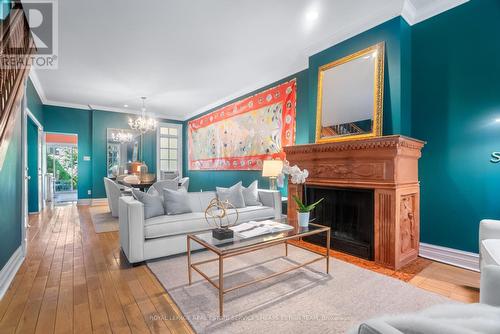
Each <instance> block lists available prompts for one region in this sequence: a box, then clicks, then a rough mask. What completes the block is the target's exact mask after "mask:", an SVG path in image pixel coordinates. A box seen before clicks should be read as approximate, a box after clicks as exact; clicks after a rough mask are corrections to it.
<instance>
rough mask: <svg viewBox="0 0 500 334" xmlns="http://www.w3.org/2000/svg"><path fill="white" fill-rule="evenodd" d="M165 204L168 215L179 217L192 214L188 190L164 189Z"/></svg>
mask: <svg viewBox="0 0 500 334" xmlns="http://www.w3.org/2000/svg"><path fill="white" fill-rule="evenodd" d="M163 204H164V207H165V213H166V214H167V215H178V214H181V213H189V212H191V207H190V205H189V196H188V194H187V191H186V189H184V188H182V189H179V190H171V189H167V188H164V189H163Z"/></svg>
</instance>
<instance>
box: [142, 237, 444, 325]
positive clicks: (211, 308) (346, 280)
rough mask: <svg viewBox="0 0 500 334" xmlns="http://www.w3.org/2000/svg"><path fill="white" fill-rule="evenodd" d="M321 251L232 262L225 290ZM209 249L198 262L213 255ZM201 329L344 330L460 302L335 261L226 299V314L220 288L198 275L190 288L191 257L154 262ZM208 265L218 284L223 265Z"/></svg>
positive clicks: (260, 254)
mask: <svg viewBox="0 0 500 334" xmlns="http://www.w3.org/2000/svg"><path fill="white" fill-rule="evenodd" d="M315 256H316V255H315V254H311V253H309V252H307V251H304V250H302V249H298V248H296V247H292V246H289V256H288V257H285V256H284V246H283V245H278V246H273V247H271V248H267V249H264V250H260V251H257V252H253V253H248V254H244V255H239V256H235V257H232V258H229V259H226V260H225V261H224V273H225V275H224V284H225V287H226V288H228V287H231V286H235V285H238V284H239V283H243V282H246V281H249V280H252V279H254V278H257V277H261V276H263V275H269V274H272V273H274V272H277V271H280V270H282V269H285V268H287V267H289V266H290V265H293V264H296V263H298V261H300V262H305V261H307V260H308V259H311V258H312V257H315ZM212 257H214V255H213V254H212V253H209V252H208V251H201V252H196V253H194V254H193V261H198V260H203V259H208V258H212ZM147 265H148V267H149V268H150V269H151V271H152V272H153V273H154V274H155V275H156V277H157V278H158V279H159V281H160V282H161V283H162V285H163V286H164V287H165V289H166V290H167V292H168V293H169V294H170V296H171V297H172V299H173V300H174V301H175V303H176V304H177V306H178V307H179V309H180V310H181V311H182V313H183V315H184V317H185V319H187V320H188V321H189V322H190V323H191V325H192V327H193V329H194V330H195V331H196V332H198V333H265V332H272V333H273V334H275V333H344V332H346V331H347V330H348V329H350V328H352V327H353V326H354V325H357V324H359V323H360V322H362V321H364V320H367V319H369V318H372V317H377V316H382V315H391V314H399V313H404V312H413V311H417V310H420V309H423V308H426V307H428V306H432V305H435V304H440V303H454V302H452V301H451V300H449V299H447V298H445V297H442V296H439V295H437V294H434V293H431V292H427V291H425V290H422V289H420V288H417V287H414V286H412V285H410V284H408V283H405V282H403V281H400V280H397V279H394V278H391V277H388V276H384V275H381V274H378V273H375V272H372V271H370V270H366V269H363V268H360V267H357V266H354V265H351V264H349V263H346V262H342V261H339V260H335V259H333V258H332V259H331V262H330V275H327V274H325V262H324V261H320V262H316V263H314V264H311V265H309V266H307V267H305V268H301V269H299V270H295V271H291V272H289V273H287V274H284V275H280V276H276V277H274V278H272V279H269V280H265V281H262V282H260V283H257V284H253V285H250V286H247V287H245V288H242V289H237V290H234V291H231V292H229V293H227V294H226V295H225V302H224V316H223V317H219V312H218V310H219V306H218V305H219V304H218V290H217V289H215V288H214V287H213V286H212V285H210V284H209V283H208V282H207V281H206V280H205V279H204V278H203V277H201V276H200V275H199V274H198V273H196V272H195V271H193V284H192V285H191V286H188V284H187V282H188V278H187V259H186V256H185V255H182V256H176V257H170V258H165V259H161V260H156V261H149V262H148V263H147ZM200 268H201V269H202V270H203V271H204V272H205V273H207V274H208V275H209V276H210V277H212V278H213V279H216V278H217V275H218V262H217V261H214V262H210V263H207V264H203V265H201V266H200Z"/></svg>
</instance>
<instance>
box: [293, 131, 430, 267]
mask: <svg viewBox="0 0 500 334" xmlns="http://www.w3.org/2000/svg"><path fill="white" fill-rule="evenodd" d="M424 144H425V142H423V141H420V140H417V139H413V138H408V137H404V136H400V135H394V136H383V137H374V138H368V139H360V140H350V141H342V142H331V143H323V144H307V145H296V146H289V147H286V148H285V152H286V156H287V160H288V161H290V164H298V165H300V166H302V167H304V168H307V170H308V171H309V178H308V179H307V183H308V184H311V185H315V186H322V187H336V188H345V189H349V188H358V189H359V188H361V189H372V190H373V192H374V208H375V209H374V212H373V215H374V216H373V217H374V220H373V221H374V229H373V230H374V241H375V242H374V245H375V249H374V253H375V263H377V264H379V265H382V266H385V267H388V268H391V269H399V268H401V267H403V266H404V265H406V264H408V263H409V262H411V261H413V260H414V259H416V258H417V256H418V251H419V240H420V183H419V180H418V159H419V158H420V156H421V150H422V147H423V146H424ZM303 190H304V189H303V187H302V186H301V185H296V184H289V185H288V196H289V201H288V213H287V215H288V220H289V221H290V222H291V223H292V224H294V223H295V224H296V222H297V218H298V217H297V211H296V209H297V208H296V204H295V203H294V202H293V201H292V196H293V195H295V196H297V197H298V198H302V197H303Z"/></svg>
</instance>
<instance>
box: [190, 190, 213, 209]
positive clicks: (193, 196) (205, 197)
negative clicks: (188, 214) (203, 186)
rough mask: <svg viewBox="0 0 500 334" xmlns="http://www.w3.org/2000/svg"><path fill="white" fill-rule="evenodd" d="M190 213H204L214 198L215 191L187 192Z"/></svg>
mask: <svg viewBox="0 0 500 334" xmlns="http://www.w3.org/2000/svg"><path fill="white" fill-rule="evenodd" d="M188 197H189V198H188V200H189V206H190V208H191V211H192V212H205V209H206V208H207V206H208V204H209V203H210V201H211V200H212V199H214V198H215V197H216V195H215V191H202V192H188Z"/></svg>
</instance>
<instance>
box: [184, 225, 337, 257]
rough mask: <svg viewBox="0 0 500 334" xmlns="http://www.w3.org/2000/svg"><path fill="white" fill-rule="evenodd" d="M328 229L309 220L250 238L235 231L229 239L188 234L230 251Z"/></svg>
mask: <svg viewBox="0 0 500 334" xmlns="http://www.w3.org/2000/svg"><path fill="white" fill-rule="evenodd" d="M273 221H276V222H280V223H283V224H288V221H287V219H286V218H285V219H281V220H273ZM329 229H330V228H329V227H327V226H322V225H318V224H315V223H313V222H312V221H311V222H309V226H307V227H294V228H293V229H291V230H287V231H283V232H277V233H270V234H263V235H259V236H255V237H250V238H241V237H239V236H238V235H237V234H236V233H235V234H234V237H233V238H231V239H224V240H219V239H216V238H214V237H213V236H212V231H206V232H201V233H194V234H190V236H191V238H193V239H195V240H196V239H198V240H200V241H202V242H204V243H206V244H207V245H209V246H210V247H211V248H214V249H216V250H218V251H220V252H230V251H233V250H238V249H240V248H245V247H251V246H256V245H259V244H264V243H273V242H279V241H280V240H283V241H284V240H287V239H293V238H299V237H300V236H307V235H310V234H316V233H320V232H324V231H327V230H329Z"/></svg>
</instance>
